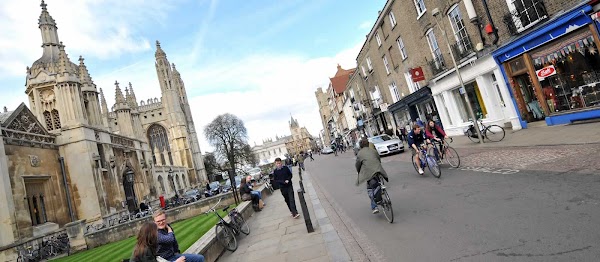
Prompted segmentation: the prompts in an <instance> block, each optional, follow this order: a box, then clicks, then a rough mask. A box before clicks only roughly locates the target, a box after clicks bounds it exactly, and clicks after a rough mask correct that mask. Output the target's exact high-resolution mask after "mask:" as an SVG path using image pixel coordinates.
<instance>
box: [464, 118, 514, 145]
mask: <svg viewBox="0 0 600 262" xmlns="http://www.w3.org/2000/svg"><path fill="white" fill-rule="evenodd" d="M477 121H478V122H479V123H478V124H479V131H480V132H481V135H482V136H483V139H484V140H485V139H487V140H490V141H492V142H499V141H502V139H504V136H505V132H504V128H503V127H501V126H499V125H484V124H483V122H482V121H481V119H478V120H477ZM464 132H465V135H466V136H467V137H468V138H469V139H470V140H471V141H473V142H475V143H477V142H479V136H478V135H477V131H475V126H473V125H469V128H467V129H466V130H465V131H464Z"/></svg>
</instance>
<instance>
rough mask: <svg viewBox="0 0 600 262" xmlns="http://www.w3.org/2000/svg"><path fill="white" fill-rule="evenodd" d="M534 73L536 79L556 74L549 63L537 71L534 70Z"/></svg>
mask: <svg viewBox="0 0 600 262" xmlns="http://www.w3.org/2000/svg"><path fill="white" fill-rule="evenodd" d="M535 74H536V75H537V77H538V79H540V80H544V79H545V78H546V77H549V76H551V75H556V69H555V68H554V66H553V65H549V66H547V67H544V68H542V69H540V70H538V71H535Z"/></svg>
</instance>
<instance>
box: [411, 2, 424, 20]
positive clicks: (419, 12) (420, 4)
mask: <svg viewBox="0 0 600 262" xmlns="http://www.w3.org/2000/svg"><path fill="white" fill-rule="evenodd" d="M414 2H415V7H416V8H417V19H419V18H421V16H423V14H424V13H425V11H427V8H425V0H414Z"/></svg>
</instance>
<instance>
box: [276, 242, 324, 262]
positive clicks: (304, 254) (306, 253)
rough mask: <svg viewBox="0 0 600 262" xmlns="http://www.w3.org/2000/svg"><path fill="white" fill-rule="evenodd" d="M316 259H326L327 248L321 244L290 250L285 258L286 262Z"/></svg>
mask: <svg viewBox="0 0 600 262" xmlns="http://www.w3.org/2000/svg"><path fill="white" fill-rule="evenodd" d="M318 257H328V254H327V248H326V247H325V245H323V244H316V245H311V246H307V247H304V248H300V249H294V250H290V251H289V252H288V253H287V255H286V257H285V261H286V262H296V261H298V262H300V261H306V260H310V259H315V258H318Z"/></svg>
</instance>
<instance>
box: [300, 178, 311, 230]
mask: <svg viewBox="0 0 600 262" xmlns="http://www.w3.org/2000/svg"><path fill="white" fill-rule="evenodd" d="M298 199H300V206H301V207H302V215H303V216H304V223H305V224H306V230H307V231H308V233H312V232H315V229H314V228H313V225H312V221H310V214H309V213H308V206H306V200H305V199H304V186H303V185H302V181H300V189H298Z"/></svg>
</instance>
